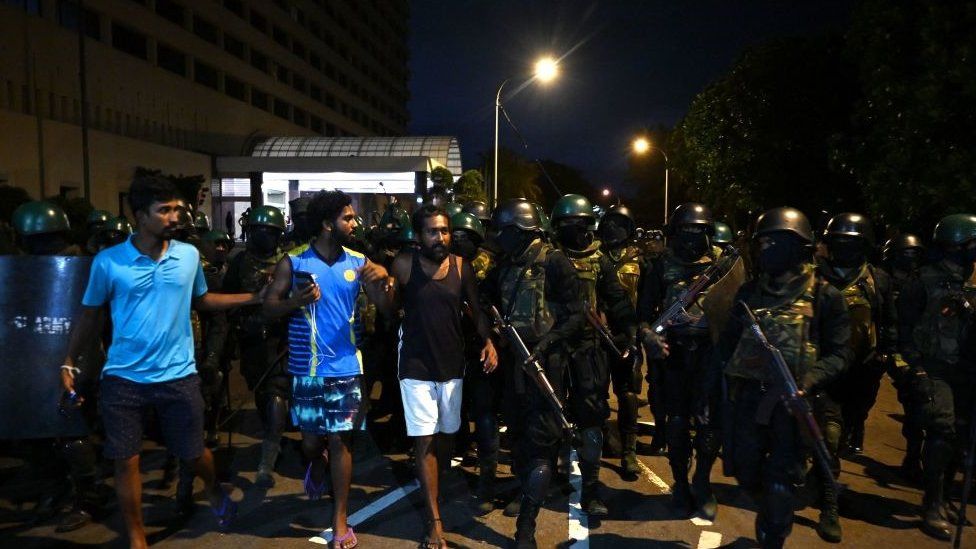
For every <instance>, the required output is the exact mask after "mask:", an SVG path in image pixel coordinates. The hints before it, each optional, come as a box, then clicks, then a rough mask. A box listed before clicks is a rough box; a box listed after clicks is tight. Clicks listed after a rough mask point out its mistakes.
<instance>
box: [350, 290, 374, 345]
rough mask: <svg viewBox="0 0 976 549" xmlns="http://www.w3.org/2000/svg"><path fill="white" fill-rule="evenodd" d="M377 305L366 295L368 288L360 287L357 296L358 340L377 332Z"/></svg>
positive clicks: (360, 340)
mask: <svg viewBox="0 0 976 549" xmlns="http://www.w3.org/2000/svg"><path fill="white" fill-rule="evenodd" d="M376 314H377V313H376V305H375V304H373V303H372V302H370V301H369V298H367V297H366V290H364V289H362V288H360V289H359V294H358V295H357V296H356V313H355V323H354V326H355V331H356V342H357V343H361V342H362V341H364V340H365V339H366V337H368V336H371V335H373V334H374V333H376Z"/></svg>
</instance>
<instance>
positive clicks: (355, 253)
mask: <svg viewBox="0 0 976 549" xmlns="http://www.w3.org/2000/svg"><path fill="white" fill-rule="evenodd" d="M342 249H343V250H345V251H346V253H347V254H349V255H351V256H353V257H358V258H359V259H366V256H365V255H363V254H361V253H359V252H357V251H356V250H350V249H349V248H347V247H345V246H343V247H342Z"/></svg>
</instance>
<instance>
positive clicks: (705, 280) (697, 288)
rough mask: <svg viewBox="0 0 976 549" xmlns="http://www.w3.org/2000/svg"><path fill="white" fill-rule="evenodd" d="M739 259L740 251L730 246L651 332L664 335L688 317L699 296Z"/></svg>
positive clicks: (680, 297)
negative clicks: (677, 321)
mask: <svg viewBox="0 0 976 549" xmlns="http://www.w3.org/2000/svg"><path fill="white" fill-rule="evenodd" d="M738 259H739V250H737V249H735V248H733V247H731V246H729V248H728V249H726V251H725V252H724V253H723V254H722V256H721V257H719V258H718V260H717V261H715V262H714V263H712V264H711V265H710V266H709V267H708V268H707V269H705V271H704V272H703V273H702V274H700V275H699V276H698V278H696V279H695V280H694V282H692V283H691V285H690V286H688V287H687V288H685V290H684V291H683V292H681V295H679V296H678V299H676V300H675V301H674V303H672V304H671V306H670V307H668V308H667V309H666V310H665V311H664V312H663V313H661V316H659V317H657V320H655V321H654V324H651V330H653V331H654V333H655V334H662V333H664V330H665V328H667V327H668V326H669V325H670V324H672V323H673V322H674V321H675V319H677V318H679V317H680V316H682V315H684V316H688V311H687V308H688V307H689V306H690V305H691V304H692V303H694V302H695V300H696V299H698V296H699V295H701V293H702V292H704V291H705V290H706V289H707V288H708V287H709V286H710V285H711V284H712V283H713V282H715V281H716V280H719V279H720V278H722V277H723V276H725V274H726V273H728V272H729V270H731V269H732V267H733V266H734V265H735V262H736V260H738Z"/></svg>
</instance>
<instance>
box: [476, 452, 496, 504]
mask: <svg viewBox="0 0 976 549" xmlns="http://www.w3.org/2000/svg"><path fill="white" fill-rule="evenodd" d="M497 468H498V463H497V462H495V461H491V460H484V461H482V462H481V464H480V467H479V469H478V495H477V497H476V499H475V505H474V510H475V513H476V514H477V515H478V516H483V515H487V514H488V513H490V512H492V511H493V510H494V509H495V472H496V470H497Z"/></svg>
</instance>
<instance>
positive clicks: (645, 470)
mask: <svg viewBox="0 0 976 549" xmlns="http://www.w3.org/2000/svg"><path fill="white" fill-rule="evenodd" d="M637 466H638V467H640V470H641V474H642V475H644V478H646V479H647V480H649V481H650V482H651V484H653V485H654V486H657V487H658V489H659V490H661V492H663V493H665V494H670V493H671V487H670V486H668V483H667V482H664V479H662V478H661V477H659V476H657V475H655V474H654V471H651V468H650V467H648V466H647V465H644V462H642V461H641V460H637Z"/></svg>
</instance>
